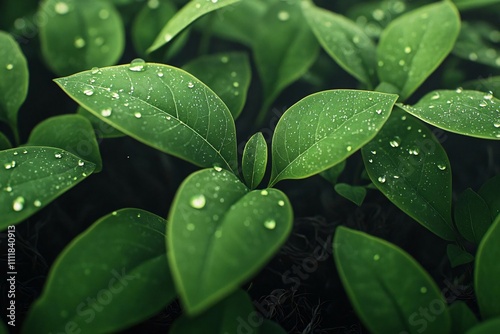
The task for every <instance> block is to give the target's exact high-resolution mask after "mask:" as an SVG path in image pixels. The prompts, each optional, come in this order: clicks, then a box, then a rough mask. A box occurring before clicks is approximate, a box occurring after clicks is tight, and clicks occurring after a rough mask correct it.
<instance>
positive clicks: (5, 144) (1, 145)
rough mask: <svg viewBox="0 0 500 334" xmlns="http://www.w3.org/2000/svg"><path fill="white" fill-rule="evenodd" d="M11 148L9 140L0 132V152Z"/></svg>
mask: <svg viewBox="0 0 500 334" xmlns="http://www.w3.org/2000/svg"><path fill="white" fill-rule="evenodd" d="M11 147H12V144H11V143H10V141H9V139H8V138H7V137H5V135H4V134H3V133H1V132H0V150H6V149H9V148H11Z"/></svg>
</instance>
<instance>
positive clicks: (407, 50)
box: [405, 46, 411, 54]
mask: <svg viewBox="0 0 500 334" xmlns="http://www.w3.org/2000/svg"><path fill="white" fill-rule="evenodd" d="M405 53H406V54H409V53H411V47H409V46H407V47H406V48H405Z"/></svg>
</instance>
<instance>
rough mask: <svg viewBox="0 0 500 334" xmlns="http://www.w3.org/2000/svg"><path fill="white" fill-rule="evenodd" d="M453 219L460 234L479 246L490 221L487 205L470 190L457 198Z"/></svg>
mask: <svg viewBox="0 0 500 334" xmlns="http://www.w3.org/2000/svg"><path fill="white" fill-rule="evenodd" d="M497 191H498V189H497ZM454 217H455V224H456V226H457V229H458V231H459V232H460V234H461V235H462V236H463V237H464V238H465V239H467V240H468V241H470V242H473V243H475V244H479V242H480V241H481V239H482V238H483V235H484V234H485V233H486V231H487V230H488V228H489V227H490V225H491V221H492V219H491V215H490V210H489V207H488V204H486V202H485V201H484V200H483V199H482V198H481V196H479V195H478V194H476V193H475V192H474V191H473V190H472V189H470V188H468V189H466V190H465V191H464V192H463V193H462V194H461V195H460V197H459V198H458V201H457V203H456V205H455V210H454Z"/></svg>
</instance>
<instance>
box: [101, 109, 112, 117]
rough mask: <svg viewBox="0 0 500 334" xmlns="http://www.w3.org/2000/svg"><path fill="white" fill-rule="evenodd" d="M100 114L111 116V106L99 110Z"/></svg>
mask: <svg viewBox="0 0 500 334" xmlns="http://www.w3.org/2000/svg"><path fill="white" fill-rule="evenodd" d="M101 115H102V116H103V117H109V116H111V108H106V109H103V110H101Z"/></svg>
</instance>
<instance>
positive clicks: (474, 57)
mask: <svg viewBox="0 0 500 334" xmlns="http://www.w3.org/2000/svg"><path fill="white" fill-rule="evenodd" d="M469 59H470V60H472V61H475V60H477V53H475V52H471V53H469Z"/></svg>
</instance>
